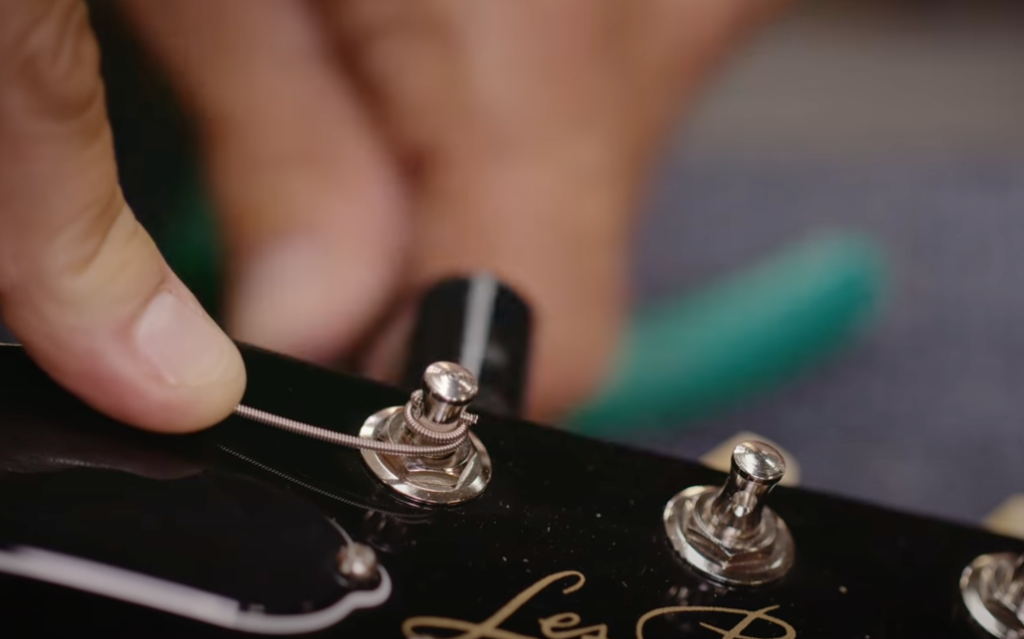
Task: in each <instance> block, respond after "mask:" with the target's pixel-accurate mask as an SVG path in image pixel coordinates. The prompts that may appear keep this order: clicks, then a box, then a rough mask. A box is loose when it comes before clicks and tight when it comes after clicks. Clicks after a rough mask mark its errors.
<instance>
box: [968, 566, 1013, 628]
mask: <svg viewBox="0 0 1024 639" xmlns="http://www.w3.org/2000/svg"><path fill="white" fill-rule="evenodd" d="M960 594H961V596H962V597H963V600H964V606H965V607H966V608H967V612H968V613H970V615H971V617H972V618H973V619H974V621H975V622H977V624H978V625H979V626H981V627H982V628H984V629H985V630H987V631H988V632H989V633H990V634H991V635H993V636H995V637H1000V639H1024V555H1017V554H1014V553H997V554H992V555H982V556H981V557H978V558H977V559H975V560H974V561H973V562H971V565H969V566H967V568H965V569H964V572H963V574H961V575H960Z"/></svg>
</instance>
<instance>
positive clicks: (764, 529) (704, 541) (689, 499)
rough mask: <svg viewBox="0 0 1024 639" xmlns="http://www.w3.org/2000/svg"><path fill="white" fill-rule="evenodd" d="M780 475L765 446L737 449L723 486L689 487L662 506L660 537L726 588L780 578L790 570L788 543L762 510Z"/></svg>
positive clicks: (774, 518) (776, 457)
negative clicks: (722, 583)
mask: <svg viewBox="0 0 1024 639" xmlns="http://www.w3.org/2000/svg"><path fill="white" fill-rule="evenodd" d="M785 472H786V462H785V460H784V459H783V457H782V454H781V453H779V451H777V450H775V449H774V448H772V447H771V446H769V445H768V444H764V443H761V442H755V441H747V442H742V443H740V444H739V445H737V446H736V448H734V449H733V451H732V466H731V469H730V472H729V478H728V479H727V480H726V481H725V485H724V486H722V487H721V488H719V487H717V486H692V487H690V488H687V489H686V490H684V491H683V492H681V493H679V494H678V495H676V496H675V497H673V498H672V499H671V500H670V501H669V502H668V505H667V506H665V512H664V521H665V531H666V532H667V533H668V537H669V540H671V542H672V546H673V547H674V548H675V549H676V552H678V553H679V554H680V555H681V556H682V558H683V559H684V560H686V562H687V563H689V564H690V565H691V566H693V567H694V568H695V569H697V570H698V571H699V572H701V573H703V574H705V575H707V576H708V577H710V578H712V579H714V580H716V581H721V582H724V583H728V584H735V585H744V586H756V585H759V584H764V583H768V582H770V581H774V580H776V579H779V578H780V577H782V576H783V575H785V574H786V572H788V571H789V569H790V568H791V567H792V565H793V557H794V552H795V551H794V546H793V537H792V535H790V533H789V529H788V528H787V527H786V523H785V522H784V521H782V519H781V518H780V517H779V516H778V515H776V514H775V513H774V512H773V511H772V510H771V509H770V508H768V507H767V506H766V505H765V503H766V500H767V498H768V494H769V493H770V492H771V491H772V488H774V487H775V485H776V484H778V483H779V481H780V480H781V479H782V476H783V475H784V474H785Z"/></svg>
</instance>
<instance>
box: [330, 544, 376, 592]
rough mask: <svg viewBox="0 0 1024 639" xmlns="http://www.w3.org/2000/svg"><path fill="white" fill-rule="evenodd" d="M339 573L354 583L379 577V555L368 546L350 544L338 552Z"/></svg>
mask: <svg viewBox="0 0 1024 639" xmlns="http://www.w3.org/2000/svg"><path fill="white" fill-rule="evenodd" d="M338 572H339V573H341V576H342V577H344V578H345V579H348V580H350V581H352V582H354V583H364V582H367V581H370V580H371V579H373V578H374V577H376V576H377V553H375V552H373V548H370V547H369V546H367V545H366V544H360V543H355V542H353V543H350V544H348V545H347V546H345V547H344V548H342V549H341V551H339V552H338Z"/></svg>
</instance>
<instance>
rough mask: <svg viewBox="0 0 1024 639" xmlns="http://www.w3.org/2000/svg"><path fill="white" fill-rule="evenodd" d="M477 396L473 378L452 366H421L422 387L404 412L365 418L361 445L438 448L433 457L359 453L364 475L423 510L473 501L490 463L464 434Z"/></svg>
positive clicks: (472, 421)
mask: <svg viewBox="0 0 1024 639" xmlns="http://www.w3.org/2000/svg"><path fill="white" fill-rule="evenodd" d="M478 392H479V384H478V382H477V380H476V378H475V376H474V375H473V374H472V373H470V372H469V371H468V370H467V369H465V368H463V367H462V366H460V365H458V364H454V363H452V362H435V363H433V364H430V365H429V366H427V368H426V370H425V371H424V374H423V380H422V386H421V388H420V389H419V390H417V391H415V392H414V393H412V396H411V397H410V398H409V401H408V402H406V403H405V405H404V406H393V407H391V408H386V409H384V410H382V411H379V412H377V413H375V414H373V415H371V416H370V418H369V419H367V420H366V422H365V423H364V424H363V427H362V429H361V430H360V431H359V436H360V437H361V438H363V439H368V440H373V441H380V442H385V443H386V444H392V445H396V446H408V445H414V446H423V447H443V448H444V449H450V450H446V452H444V453H443V454H438V455H419V456H412V455H405V456H399V455H389V454H387V452H386V450H385V451H383V452H382V451H378V450H368V449H364V450H363V459H364V461H365V462H366V464H367V465H368V466H369V467H370V470H371V471H372V472H373V473H374V474H375V475H376V476H377V478H378V479H380V480H381V481H382V482H384V483H385V484H386V485H387V486H389V487H391V488H392V489H393V490H395V491H396V492H398V493H400V494H402V495H405V496H406V497H409V498H410V499H413V500H416V501H420V502H424V503H429V504H458V503H462V502H464V501H467V500H469V499H472V498H473V497H476V496H478V495H479V494H480V493H482V492H483V491H484V489H486V488H487V484H488V483H489V482H490V479H491V470H492V467H491V459H490V456H489V455H488V454H487V449H486V448H484V445H483V443H482V442H481V441H480V440H479V439H478V438H477V437H476V435H474V434H473V433H471V432H469V428H470V427H471V426H472V425H473V424H475V423H476V419H477V418H476V415H474V414H472V413H470V412H468V410H467V407H468V406H469V404H470V403H471V402H472V401H473V399H474V398H475V397H476V395H477V393H478Z"/></svg>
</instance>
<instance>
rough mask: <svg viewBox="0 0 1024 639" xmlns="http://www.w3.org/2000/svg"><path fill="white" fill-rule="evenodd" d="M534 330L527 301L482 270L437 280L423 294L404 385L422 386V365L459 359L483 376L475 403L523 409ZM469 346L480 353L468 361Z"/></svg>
mask: <svg viewBox="0 0 1024 639" xmlns="http://www.w3.org/2000/svg"><path fill="white" fill-rule="evenodd" d="M477 322H479V324H478V325H476V326H474V324H476V323H477ZM479 329H483V330H479ZM532 330H533V316H532V313H531V311H530V307H529V306H528V305H527V304H526V301H525V300H523V298H521V297H520V296H519V295H518V294H517V293H516V292H515V291H514V290H513V289H512V288H511V287H510V286H508V285H507V284H504V283H502V282H500V281H497V280H495V279H494V278H493V277H492V276H490V275H488V274H478V275H475V276H472V277H467V278H452V279H448V280H444V281H442V282H439V283H438V284H436V285H435V286H433V287H431V288H430V289H429V290H428V291H427V292H426V294H424V296H423V298H422V299H421V300H420V303H419V310H418V315H417V318H416V330H415V332H414V334H413V336H412V339H411V340H410V343H411V344H412V348H411V351H410V353H409V357H408V361H407V362H406V368H405V372H404V374H403V375H402V387H403V388H405V389H407V390H409V391H413V390H416V389H417V388H419V387H420V384H421V380H422V378H423V371H424V370H425V369H426V367H427V366H429V365H430V364H432V363H434V362H440V361H447V362H458V363H459V364H462V365H463V366H466V367H468V368H469V369H470V370H472V371H473V373H474V374H475V375H476V376H477V379H478V381H479V382H480V393H479V394H478V395H477V398H476V400H475V402H474V406H475V407H476V408H478V409H481V410H485V411H487V412H489V413H492V414H497V415H507V416H516V415H519V414H520V413H521V411H522V405H523V395H524V393H525V390H526V373H527V369H528V367H529V364H530V347H531V333H532ZM468 351H475V352H476V353H477V354H479V355H481V356H482V357H480V358H479V360H478V361H470V360H471V359H473V355H472V354H471V353H469V352H468Z"/></svg>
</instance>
